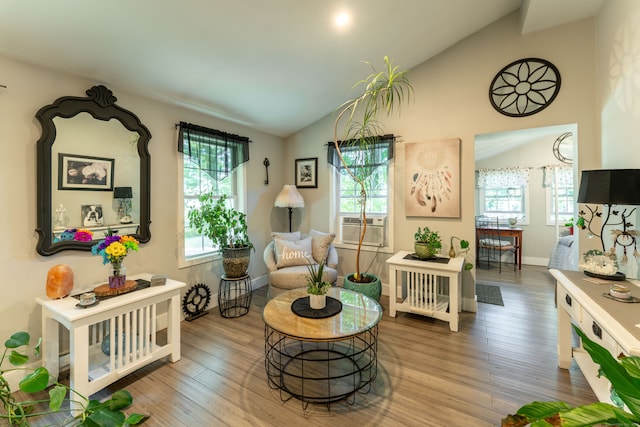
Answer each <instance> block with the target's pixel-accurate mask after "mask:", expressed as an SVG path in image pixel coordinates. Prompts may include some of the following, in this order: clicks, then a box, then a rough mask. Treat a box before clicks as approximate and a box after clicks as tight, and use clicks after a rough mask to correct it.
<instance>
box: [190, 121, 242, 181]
mask: <svg viewBox="0 0 640 427" xmlns="http://www.w3.org/2000/svg"><path fill="white" fill-rule="evenodd" d="M178 126H179V128H180V130H179V132H178V151H179V152H180V153H183V154H185V155H186V156H189V157H190V158H191V160H192V161H193V162H194V163H195V164H197V165H198V167H199V168H200V169H201V170H203V171H205V172H206V173H207V174H209V175H210V176H211V177H212V178H213V179H215V180H216V181H220V180H222V179H224V178H226V177H227V176H228V175H229V174H230V173H231V172H232V171H233V170H234V169H235V168H236V167H238V166H239V165H241V164H243V163H245V162H247V161H249V143H250V142H251V140H249V138H247V137H244V136H238V135H233V134H230V133H226V132H223V131H219V130H215V129H208V128H205V127H202V126H197V125H193V124H191V123H185V122H180V124H179V125H178Z"/></svg>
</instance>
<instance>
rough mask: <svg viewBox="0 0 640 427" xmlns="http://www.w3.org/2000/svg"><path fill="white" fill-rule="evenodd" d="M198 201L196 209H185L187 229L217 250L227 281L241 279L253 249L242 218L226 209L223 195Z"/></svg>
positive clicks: (236, 212) (240, 214)
mask: <svg viewBox="0 0 640 427" xmlns="http://www.w3.org/2000/svg"><path fill="white" fill-rule="evenodd" d="M198 200H199V202H200V204H199V206H192V207H191V208H190V209H189V213H188V218H189V225H190V226H191V227H193V228H194V229H195V230H196V231H197V232H198V233H202V234H204V235H205V236H206V237H208V238H209V239H211V241H212V242H213V244H214V245H216V246H218V248H220V252H221V253H222V267H223V269H224V272H225V274H226V276H227V277H229V278H237V277H243V276H244V275H246V274H247V270H248V269H249V261H250V260H251V249H253V244H252V243H251V241H250V240H249V235H248V234H247V229H248V227H247V216H246V214H245V213H244V212H240V211H239V210H237V209H234V208H232V207H229V206H227V195H226V194H223V195H221V196H220V197H217V196H216V195H214V194H213V193H211V192H209V193H205V194H202V195H201V196H200V197H199V199H198Z"/></svg>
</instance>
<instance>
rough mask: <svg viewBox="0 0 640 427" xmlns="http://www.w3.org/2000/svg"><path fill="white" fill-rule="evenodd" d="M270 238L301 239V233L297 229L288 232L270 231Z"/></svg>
mask: <svg viewBox="0 0 640 427" xmlns="http://www.w3.org/2000/svg"><path fill="white" fill-rule="evenodd" d="M271 238H272V239H282V240H300V239H302V234H301V233H300V232H299V231H291V232H289V233H285V232H281V231H274V232H273V233H271Z"/></svg>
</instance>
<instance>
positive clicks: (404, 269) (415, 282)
mask: <svg viewBox="0 0 640 427" xmlns="http://www.w3.org/2000/svg"><path fill="white" fill-rule="evenodd" d="M410 255H411V252H408V251H400V252H398V253H397V254H395V255H394V256H392V257H391V258H389V259H388V260H387V264H388V265H389V316H391V317H396V311H402V312H407V313H415V314H421V315H423V316H430V317H434V318H436V319H439V320H444V321H445V322H449V329H450V330H452V331H454V332H458V319H459V313H460V311H462V297H461V294H462V280H461V275H462V267H463V265H464V257H456V258H447V262H442V263H441V262H433V261H420V260H415V259H407V256H410ZM399 287H400V290H399ZM398 295H400V296H401V299H402V302H398V301H397V300H398Z"/></svg>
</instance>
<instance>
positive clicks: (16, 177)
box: [0, 0, 640, 337]
mask: <svg viewBox="0 0 640 427" xmlns="http://www.w3.org/2000/svg"><path fill="white" fill-rule="evenodd" d="M639 9H640V4H638V3H637V2H636V1H635V0H608V1H607V2H606V3H605V6H604V9H603V11H602V12H601V13H600V14H599V16H598V17H597V18H596V20H595V22H596V23H597V31H595V28H596V26H595V25H594V20H592V19H587V20H583V21H580V22H576V23H572V24H568V25H563V26H560V27H556V28H553V29H550V30H546V31H540V32H536V33H532V34H527V35H524V36H522V35H520V34H519V32H518V28H519V23H518V17H517V14H515V13H514V14H512V15H510V16H508V17H506V18H504V19H502V20H500V21H497V22H496V23H494V24H493V25H490V26H488V27H487V28H485V29H483V30H482V31H480V32H478V33H477V34H475V35H473V36H472V37H469V38H468V39H465V40H464V41H462V42H460V43H459V44H457V45H456V46H454V47H452V48H451V49H449V50H447V51H445V52H444V53H442V54H440V55H439V56H437V57H436V58H434V59H432V60H429V61H427V62H425V63H423V64H421V65H419V66H417V67H415V68H414V69H413V70H411V72H410V78H411V81H412V84H413V86H414V88H415V99H414V100H413V101H412V103H411V105H410V106H409V107H408V108H405V109H404V110H403V113H402V115H401V116H400V117H399V118H392V119H390V120H387V121H386V130H387V131H388V132H392V133H394V134H397V135H401V136H402V140H403V141H404V142H419V141H429V140H437V139H442V138H460V139H461V140H462V159H461V165H462V177H461V179H462V217H461V218H460V219H425V218H407V217H405V216H404V214H403V206H404V188H403V186H402V184H401V180H398V181H397V185H396V187H395V188H394V196H395V197H394V207H395V209H396V220H395V222H394V224H393V229H394V233H395V241H394V242H393V243H394V246H395V247H394V249H395V250H400V249H407V250H410V249H411V248H412V236H413V233H414V231H415V229H416V228H417V227H418V226H419V225H423V224H428V225H429V226H430V227H433V228H436V229H438V230H439V231H440V232H441V234H442V235H444V236H450V235H451V234H453V233H455V234H456V235H457V236H460V237H464V238H468V239H469V240H473V235H474V226H473V218H474V173H473V172H474V169H475V168H474V154H473V144H474V136H475V135H476V134H483V133H490V132H501V131H506V130H514V129H522V128H535V127H542V126H550V125H557V124H565V123H577V125H578V132H579V134H580V139H579V158H578V160H579V164H580V166H581V168H583V169H588V168H596V167H599V166H600V152H601V150H600V139H601V138H602V141H603V159H605V160H606V163H607V165H608V166H610V167H614V166H613V165H616V167H617V166H618V165H622V164H623V163H625V167H637V163H638V162H639V160H638V158H637V156H625V155H624V153H628V152H629V151H624V150H625V149H626V150H629V148H625V147H627V145H626V144H627V143H628V144H635V146H637V142H635V141H634V140H633V137H635V135H638V134H639V132H638V129H637V127H638V126H640V125H639V124H637V123H638V120H637V117H635V114H636V113H625V112H622V111H621V109H620V107H619V106H618V107H617V106H616V105H617V104H616V103H615V102H614V96H613V95H612V92H611V89H610V81H609V77H608V75H609V60H610V56H611V55H612V52H613V51H614V50H613V46H614V40H615V37H616V35H617V34H618V33H619V32H620V31H621V30H620V29H621V28H623V27H625V28H630V29H631V30H635V29H636V28H638V25H637V24H638V22H639V21H638V17H637V16H638V11H639ZM596 34H597V36H596ZM631 34H634V33H633V31H631ZM636 38H637V36H636ZM634 40H635V39H634ZM596 47H597V49H598V50H599V55H598V56H596ZM389 55H390V56H391V57H393V52H389ZM525 57H541V58H544V59H547V60H549V61H551V62H552V63H554V64H555V65H556V66H557V67H558V69H559V70H560V73H561V76H562V88H561V91H560V94H559V95H558V97H557V98H556V100H555V101H554V102H553V104H552V105H551V106H550V107H548V108H547V109H545V110H543V111H542V112H540V113H538V114H535V115H533V116H530V117H525V118H510V117H506V116H502V115H500V114H499V113H497V112H496V111H495V110H494V109H493V108H492V107H491V105H490V104H489V101H488V95H487V93H488V87H489V83H490V82H491V79H492V78H493V76H494V75H495V73H496V72H497V71H498V70H500V69H501V68H502V67H503V66H504V65H506V64H508V63H510V62H512V61H513V60H516V59H520V58H525ZM361 59H365V60H371V61H375V60H376V59H377V60H380V59H381V58H354V61H359V60H361ZM400 65H401V64H400ZM0 69H2V70H3V75H2V82H0V83H2V84H4V85H6V86H7V89H2V90H0V122H1V123H2V125H3V126H2V130H3V133H2V137H3V144H2V147H3V155H2V156H1V157H0V174H1V175H0V176H1V177H2V193H1V194H2V198H3V200H4V204H5V207H4V209H2V210H0V223H1V224H3V225H4V226H5V228H4V230H5V233H4V245H2V249H1V250H0V255H1V256H0V269H1V270H0V271H3V272H4V281H3V284H2V285H0V286H3V287H4V289H5V292H4V293H3V298H2V301H1V302H0V336H2V337H5V336H8V334H9V333H11V332H14V331H16V330H28V331H29V332H31V333H33V334H34V335H36V336H37V335H38V334H39V333H40V313H39V309H38V307H36V305H35V302H34V299H35V297H37V296H42V295H44V285H45V277H46V272H47V270H48V268H49V267H51V266H52V265H54V264H58V263H67V264H70V265H71V266H72V267H73V268H74V270H75V271H76V283H77V284H78V286H82V285H84V284H87V283H95V282H97V281H100V280H103V279H104V276H105V274H106V270H103V269H102V268H101V267H100V261H99V259H97V257H92V256H91V255H90V254H88V253H83V252H63V253H61V254H58V255H55V256H52V257H41V256H39V255H37V254H36V252H35V246H36V240H37V239H36V233H35V232H34V228H35V225H36V207H35V200H36V198H35V189H36V183H35V175H36V174H35V142H36V141H37V139H38V137H39V136H40V128H39V125H38V123H37V121H36V119H35V112H36V111H37V110H38V109H39V108H40V107H42V106H43V105H47V104H50V103H51V102H53V101H54V100H55V99H57V98H58V97H61V96H67V95H76V96H83V95H84V91H85V90H86V89H88V88H89V87H91V86H92V85H94V84H97V83H101V84H106V85H107V86H108V87H109V88H110V89H111V90H113V92H114V94H115V96H116V97H118V104H119V105H121V106H123V107H124V108H127V109H129V110H131V111H133V112H134V113H136V114H137V115H138V116H139V117H140V119H141V121H142V122H143V123H144V124H145V125H146V126H147V127H148V128H149V129H150V131H151V134H152V139H151V143H150V146H149V151H150V153H151V162H152V171H151V174H152V176H151V187H152V197H151V219H152V224H151V232H152V239H151V241H150V242H149V243H148V244H145V245H143V248H142V251H141V252H140V253H136V254H134V255H132V256H131V257H130V259H129V260H128V261H127V262H128V266H129V268H130V271H150V272H154V273H164V274H167V275H169V276H170V277H172V278H176V279H178V280H184V281H187V282H188V283H189V284H193V283H197V282H206V283H208V284H209V285H210V286H211V287H212V288H213V290H214V292H215V290H216V289H217V285H218V284H217V281H218V276H217V271H218V270H217V269H218V265H215V266H211V265H203V266H200V267H195V268H190V269H184V270H179V269H178V268H177V261H176V258H177V256H176V251H177V231H176V230H177V209H179V204H180V203H179V201H178V200H177V197H176V194H177V182H178V178H177V175H176V165H177V154H176V143H175V128H174V124H175V123H177V122H178V121H180V120H183V121H189V122H193V123H197V124H201V125H204V126H208V127H213V128H218V129H221V130H225V131H228V132H232V133H237V134H240V135H245V136H248V137H250V138H251V139H252V140H253V141H254V143H253V144H252V145H251V161H250V165H249V170H250V173H248V174H247V176H248V182H249V191H248V195H249V212H248V213H249V230H250V233H251V235H252V239H253V240H254V242H255V243H256V253H255V256H254V258H253V261H252V265H251V274H252V276H254V277H256V278H258V279H260V278H261V277H262V276H263V274H264V273H265V268H264V266H263V265H262V262H261V260H260V258H261V254H262V249H263V248H264V246H265V244H266V242H267V241H268V240H269V234H270V232H271V230H284V229H286V228H287V219H286V212H284V210H282V209H275V208H273V207H272V206H273V201H274V199H275V197H276V195H277V194H278V192H279V191H280V189H281V188H282V185H283V184H285V183H293V166H294V159H296V158H303V157H318V158H319V164H318V165H319V167H318V169H319V170H318V181H319V188H318V189H303V190H301V193H302V194H303V196H304V198H305V202H306V205H305V208H303V209H300V210H296V211H294V227H295V228H300V229H302V230H308V229H309V228H310V227H315V228H318V229H327V228H328V227H329V222H330V218H329V212H328V206H329V199H328V196H329V192H328V189H329V188H328V186H329V170H328V167H327V166H326V161H325V160H324V159H325V156H326V149H325V148H324V146H323V144H324V143H326V142H327V141H328V140H330V139H331V137H332V117H331V116H328V117H327V118H325V119H323V120H320V121H318V122H317V123H315V124H313V125H311V126H309V127H307V128H306V129H304V130H302V131H300V132H299V133H297V134H295V135H293V136H291V137H289V138H287V139H286V141H285V143H284V144H282V143H281V139H280V138H277V137H273V136H269V135H266V134H263V133H260V132H257V131H253V130H251V129H247V128H245V127H243V126H240V125H237V124H235V123H230V122H227V121H223V120H220V119H216V118H213V117H209V116H206V115H203V114H200V113H195V112H192V111H189V110H186V109H184V108H179V107H174V106H169V105H165V104H162V103H159V102H154V101H151V100H149V99H144V98H140V97H137V96H133V95H131V94H127V93H120V92H119V91H118V88H117V87H112V86H110V85H109V84H108V82H92V81H88V80H84V79H79V78H74V77H70V76H67V75H63V74H59V73H56V72H51V71H46V70H43V69H39V68H34V67H31V66H28V65H25V64H21V63H17V62H15V61H12V60H9V59H6V58H2V57H0ZM632 69H634V70H636V71H637V68H632ZM596 71H597V72H598V78H597V79H596ZM368 72H369V70H368V69H367V68H366V67H365V66H363V73H368ZM625 81H626V82H627V83H630V82H632V81H633V80H632V78H631V77H627V78H625ZM628 87H631V89H632V90H631V92H630V94H629V96H630V99H631V101H632V102H634V105H635V107H637V106H638V102H640V96H638V94H637V90H638V88H637V86H632V85H630V86H628ZM345 97H346V95H345ZM596 100H597V101H596ZM635 111H637V109H636V110H635ZM601 118H602V121H603V130H602V132H601V131H600V126H599V120H600V119H601ZM627 141H629V142H627ZM631 147H634V145H631ZM265 157H268V158H269V160H270V162H271V167H270V169H269V171H270V174H269V178H270V185H269V186H265V185H264V167H263V166H262V161H263V160H264V158H265ZM403 157H404V148H403V145H402V143H400V144H399V146H398V152H397V156H396V161H395V164H394V168H395V171H396V175H397V176H399V177H400V176H403V174H404V169H403V160H402V159H403ZM627 163H628V164H627ZM265 221H266V222H268V226H266V227H265ZM581 244H582V242H581ZM385 257H386V256H381V257H380V259H379V261H383V260H384V258H385ZM370 260H371V259H370V258H369V259H366V260H365V264H367V263H368V262H369V261H370ZM350 265H353V252H352V251H346V250H342V251H341V254H340V266H341V272H340V273H341V275H342V274H344V273H345V272H350V271H351V270H352V267H350ZM213 270H215V271H216V273H214V272H213ZM375 270H376V272H381V273H382V274H383V277H384V278H385V279H386V274H385V271H386V268H385V266H384V262H378V263H376V264H375ZM473 274H475V270H473ZM464 292H465V297H466V298H467V300H468V299H472V298H473V278H472V277H471V276H470V275H468V276H466V277H465V291H464Z"/></svg>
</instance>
